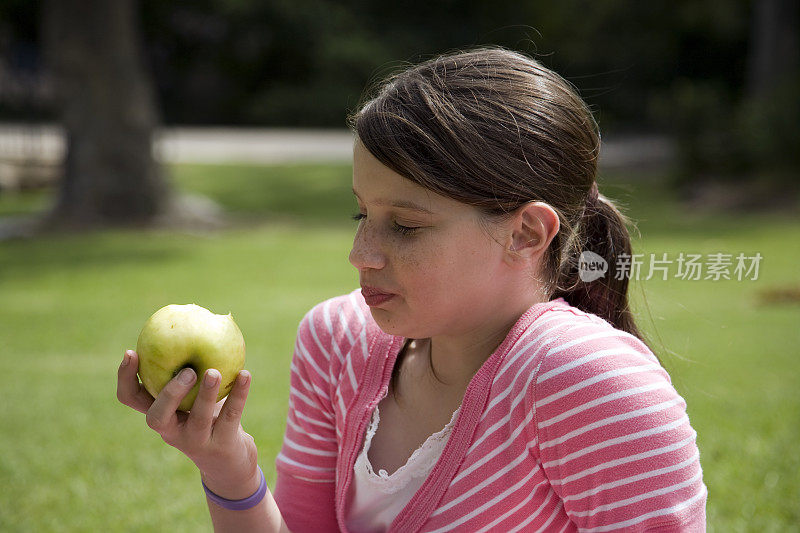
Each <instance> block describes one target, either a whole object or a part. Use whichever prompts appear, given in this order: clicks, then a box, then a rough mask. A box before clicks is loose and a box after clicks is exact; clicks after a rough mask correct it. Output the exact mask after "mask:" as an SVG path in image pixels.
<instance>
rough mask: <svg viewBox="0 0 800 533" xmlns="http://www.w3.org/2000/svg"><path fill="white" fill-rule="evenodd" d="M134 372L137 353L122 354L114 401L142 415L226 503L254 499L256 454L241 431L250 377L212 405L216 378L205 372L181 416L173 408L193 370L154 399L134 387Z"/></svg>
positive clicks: (244, 373) (240, 378) (189, 385)
mask: <svg viewBox="0 0 800 533" xmlns="http://www.w3.org/2000/svg"><path fill="white" fill-rule="evenodd" d="M138 367H139V357H138V355H137V354H136V352H134V351H133V350H128V351H126V352H125V356H124V357H123V360H122V363H121V364H120V367H119V370H118V372H117V399H118V400H119V401H120V402H122V403H123V404H125V405H127V406H128V407H131V408H133V409H136V410H137V411H139V412H141V413H145V414H146V415H147V425H148V426H150V428H151V429H153V430H154V431H156V432H158V434H159V435H161V438H162V439H164V442H166V443H167V444H169V445H170V446H173V447H175V448H177V449H178V450H180V451H181V452H183V453H184V454H185V455H186V456H187V457H188V458H189V459H191V460H192V461H193V462H194V464H195V465H197V467H198V468H199V469H200V474H201V476H202V478H203V482H204V483H205V484H206V486H207V487H208V488H209V489H210V490H211V491H212V492H214V493H215V494H217V495H219V496H221V497H223V498H227V499H229V500H239V499H242V498H247V497H248V496H250V495H251V494H253V493H254V492H255V491H256V490H257V489H258V487H259V484H260V482H261V478H260V474H259V472H258V450H257V448H256V445H255V441H254V440H253V437H251V436H250V435H249V434H247V433H245V431H244V430H243V429H242V426H241V419H242V412H243V411H244V404H245V401H246V400H247V393H248V391H249V390H250V373H249V372H247V371H246V370H242V371H241V372H239V375H238V376H237V378H236V382H235V383H234V385H233V389H232V390H231V392H230V394H229V395H228V396H227V398H225V399H224V400H222V401H220V402H218V403H217V402H216V399H217V393H218V391H219V384H220V373H219V372H218V371H217V370H214V369H210V370H208V371H207V372H206V373H205V375H204V376H202V379H203V382H202V384H201V385H200V391H199V392H198V394H197V398H196V399H195V401H194V405H192V409H191V411H190V412H188V413H185V412H182V411H177V409H178V405H179V404H180V403H181V400H182V399H183V397H184V396H186V394H187V393H188V392H189V391H190V390H191V388H192V386H193V385H194V383H195V380H196V379H197V376H196V375H195V373H194V371H193V370H191V369H189V368H186V369H184V370H182V371H181V372H180V373H179V374H178V375H177V376H176V377H175V378H174V379H173V380H172V381H170V382H169V383H167V385H165V386H164V388H163V389H162V390H161V392H160V393H159V394H158V397H157V398H155V399H154V398H153V397H152V396H151V395H150V394H149V393H148V392H147V390H146V389H145V388H144V386H143V385H142V384H141V383H140V382H139V378H138V376H137V375H136V372H137V369H138Z"/></svg>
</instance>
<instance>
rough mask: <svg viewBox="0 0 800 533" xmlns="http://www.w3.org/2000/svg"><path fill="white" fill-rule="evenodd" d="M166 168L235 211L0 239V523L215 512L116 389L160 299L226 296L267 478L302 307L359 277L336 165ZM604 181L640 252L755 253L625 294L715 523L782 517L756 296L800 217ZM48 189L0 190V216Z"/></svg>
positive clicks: (787, 260)
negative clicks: (718, 270)
mask: <svg viewBox="0 0 800 533" xmlns="http://www.w3.org/2000/svg"><path fill="white" fill-rule="evenodd" d="M173 174H174V181H175V183H177V184H178V185H179V186H180V187H181V188H182V189H185V190H191V191H194V192H201V193H203V194H207V195H209V196H211V197H213V198H215V199H216V200H217V201H218V202H220V203H221V204H222V205H223V206H224V207H226V209H228V210H229V211H230V212H231V213H232V216H234V217H235V220H238V221H240V222H241V223H239V224H235V225H234V226H233V227H232V229H228V230H225V231H221V232H217V233H212V234H208V235H194V234H184V233H180V232H163V231H148V232H140V231H120V230H115V231H104V232H98V233H92V234H85V235H73V236H52V237H42V238H38V239H34V240H18V241H6V242H0V390H2V391H3V411H2V413H3V414H2V417H0V424H1V425H0V430H1V431H0V480H2V483H0V530H2V531H54V530H58V531H155V530H161V531H204V530H205V531H208V530H210V529H211V528H210V522H209V519H208V514H207V510H206V506H205V498H204V496H203V491H202V488H201V487H200V481H199V477H198V475H197V473H196V471H195V469H194V467H193V465H192V464H191V463H190V462H189V461H188V460H187V459H185V458H184V457H183V456H182V455H181V454H180V453H179V452H177V451H176V450H174V449H171V448H169V447H168V446H166V445H165V444H164V443H163V442H161V440H160V438H159V437H158V436H157V435H155V434H154V433H153V432H152V431H150V430H149V429H148V428H147V426H146V425H145V423H144V418H143V416H141V415H139V414H138V413H135V412H133V411H131V410H129V409H127V408H125V407H123V406H122V405H119V404H118V403H117V402H116V398H115V373H116V367H117V364H118V362H119V360H120V359H121V357H122V353H123V350H124V349H125V348H128V347H132V346H133V345H135V342H136V336H137V335H138V332H139V328H140V327H141V326H142V324H143V322H144V320H145V319H146V318H147V317H148V316H149V315H150V314H151V313H152V312H153V311H155V310H156V309H157V308H159V307H160V306H162V305H165V304H167V303H190V302H194V303H197V304H199V305H203V306H206V307H208V308H210V309H212V310H214V311H216V312H225V313H227V312H229V311H230V312H232V313H233V314H234V316H235V318H236V320H237V322H238V324H239V325H240V327H241V329H242V331H243V333H244V335H245V338H246V340H247V354H248V356H247V357H248V360H247V367H248V368H249V369H250V370H251V372H252V373H253V377H254V382H253V387H252V390H251V397H250V400H249V401H248V409H247V411H246V413H245V419H244V424H245V427H246V429H247V430H248V431H249V432H250V433H251V434H253V435H254V436H255V438H256V441H257V443H258V445H259V452H260V462H261V465H262V467H263V468H264V471H265V473H266V474H267V477H268V481H269V482H270V484H271V485H272V484H273V483H274V475H275V473H274V460H275V456H276V454H277V452H278V449H279V447H280V442H281V437H282V434H283V430H284V424H285V416H286V408H287V398H288V376H289V363H290V356H291V352H292V348H293V345H294V335H295V332H296V327H297V323H298V321H299V320H300V318H301V317H302V315H303V314H304V313H305V312H306V311H307V310H308V309H309V308H310V307H311V306H312V305H313V304H315V303H317V302H319V301H321V300H323V299H325V298H328V297H330V296H334V295H337V294H341V293H343V292H346V291H349V290H351V289H353V288H355V287H356V286H357V275H356V272H355V271H354V269H353V268H352V267H351V266H350V264H349V263H348V261H347V253H348V251H349V247H350V244H351V242H352V235H353V229H354V224H353V222H352V221H350V220H349V218H348V215H349V214H350V213H351V212H352V210H353V209H354V203H353V202H352V200H351V198H350V197H351V194H350V192H349V188H350V168H349V166H347V165H332V166H324V165H316V166H310V165H309V166H281V167H252V166H251V167H248V166H202V165H192V166H179V167H175V168H174V169H173ZM601 192H604V193H605V194H607V195H608V196H611V197H613V198H616V199H619V200H620V201H621V202H622V203H624V204H627V205H628V207H629V213H630V214H631V216H632V217H633V218H634V219H635V220H637V221H638V222H639V229H640V231H641V234H642V238H636V240H635V244H634V246H635V251H636V252H637V253H645V254H649V253H655V254H656V255H657V256H660V254H661V253H663V252H667V253H668V256H669V257H672V258H674V257H677V254H678V253H680V252H685V253H701V254H708V253H715V252H725V253H732V254H734V255H735V254H737V253H739V252H744V253H746V254H748V255H751V254H753V253H755V252H760V253H761V255H762V256H763V260H762V263H761V267H760V273H759V277H758V279H757V280H743V281H736V280H722V281H710V280H709V281H686V280H680V279H675V278H672V279H670V280H668V281H662V280H660V279H651V280H649V281H644V280H642V281H639V282H635V283H634V284H633V287H632V295H633V300H634V305H635V309H636V310H637V316H638V317H639V324H640V326H641V327H642V329H644V330H645V331H646V333H647V334H648V338H649V339H650V344H651V346H652V347H653V349H654V350H655V351H656V352H657V353H658V354H659V356H660V357H661V359H662V361H663V362H664V364H665V366H666V367H667V369H668V370H669V372H670V374H671V375H672V378H673V382H674V384H675V386H676V388H677V389H678V391H679V392H680V393H681V394H682V395H683V396H684V397H685V398H686V400H687V402H688V404H689V416H690V418H691V421H692V424H693V426H694V427H695V429H696V430H697V431H698V443H699V446H700V451H701V460H702V464H703V469H704V476H705V481H706V484H707V485H708V487H709V504H708V515H709V525H710V529H712V530H715V531H724V532H727V531H745V530H751V529H753V528H754V527H758V528H759V529H763V530H765V531H785V530H789V529H791V528H793V527H796V524H797V523H800V511H798V506H797V502H798V501H800V481H799V480H798V476H797V472H798V471H800V460H799V459H798V455H799V454H798V451H800V449H799V448H800V446H798V441H800V426H799V425H798V423H797V420H800V412H799V411H800V392H798V391H800V386H799V385H800V383H798V381H800V380H798V376H799V375H800V372H799V371H800V360H799V358H798V356H800V353H798V348H797V346H798V345H800V329H798V327H797V324H798V323H800V305H798V304H797V303H794V304H791V303H783V304H779V303H773V304H765V303H762V300H761V297H760V294H761V291H763V290H765V289H769V288H779V287H792V286H798V285H800V271H798V268H797V266H798V261H800V250H798V247H797V244H796V243H797V242H800V221H798V220H796V219H793V218H791V217H787V216H779V215H736V216H734V215H726V216H722V215H714V216H708V215H701V214H696V213H694V214H693V213H686V212H684V211H683V210H682V209H681V208H680V207H679V206H678V204H677V203H676V202H675V201H674V200H673V198H672V197H671V196H670V194H669V192H668V191H666V190H664V189H662V188H661V187H659V186H658V185H656V184H654V183H645V182H632V183H630V184H628V185H622V184H621V183H619V181H616V182H615V181H613V180H608V181H607V182H604V183H603V184H601ZM46 201H47V198H46V196H43V195H23V196H17V197H10V196H0V215H2V214H10V213H24V212H30V211H31V210H33V209H37V208H40V207H42V206H44V205H46ZM676 269H677V266H676V265H674V264H673V265H672V269H671V273H672V274H675V273H676V272H677V270H676ZM643 295H644V296H643Z"/></svg>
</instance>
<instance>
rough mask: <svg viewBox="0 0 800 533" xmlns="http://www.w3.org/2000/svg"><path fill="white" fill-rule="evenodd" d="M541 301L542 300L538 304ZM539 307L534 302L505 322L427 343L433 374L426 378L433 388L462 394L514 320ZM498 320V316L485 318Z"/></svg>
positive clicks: (509, 329)
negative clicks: (532, 307) (533, 307)
mask: <svg viewBox="0 0 800 533" xmlns="http://www.w3.org/2000/svg"><path fill="white" fill-rule="evenodd" d="M542 301H543V300H542ZM536 303H540V302H539V300H538V299H535V301H528V302H524V303H522V304H520V305H519V306H518V307H517V308H515V309H514V311H513V312H511V313H509V314H507V316H506V317H505V318H498V319H496V320H494V321H491V322H487V323H484V324H482V325H481V326H480V327H475V328H471V329H470V330H468V331H467V332H464V333H463V334H460V335H439V336H435V337H432V338H430V339H427V350H428V354H429V357H430V361H431V364H430V365H429V366H430V367H433V372H431V371H430V368H429V369H428V375H429V378H430V379H431V381H432V382H433V384H434V386H436V387H437V388H439V389H442V390H444V391H457V392H460V391H463V390H465V389H466V388H467V386H468V385H469V382H470V380H471V379H472V377H473V376H474V375H475V374H476V373H477V372H478V370H480V368H481V366H482V365H483V363H485V362H486V360H487V359H489V357H491V355H492V354H493V353H494V352H495V350H497V348H498V347H499V346H500V345H501V344H502V343H503V341H504V340H505V338H506V336H507V335H508V333H509V331H511V328H512V327H514V324H516V322H517V320H519V318H520V317H521V316H522V315H523V314H524V313H525V311H527V310H528V309H530V307H531V306H533V305H535V304H536ZM488 316H495V317H500V315H499V314H494V315H491V314H490V315H488Z"/></svg>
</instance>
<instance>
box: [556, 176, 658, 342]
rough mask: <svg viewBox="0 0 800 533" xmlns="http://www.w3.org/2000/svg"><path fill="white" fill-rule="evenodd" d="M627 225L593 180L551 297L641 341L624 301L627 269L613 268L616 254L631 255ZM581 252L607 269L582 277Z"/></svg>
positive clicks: (627, 276) (627, 221)
mask: <svg viewBox="0 0 800 533" xmlns="http://www.w3.org/2000/svg"><path fill="white" fill-rule="evenodd" d="M627 224H629V219H628V218H627V217H626V216H625V215H624V214H622V213H621V212H620V211H619V209H617V207H616V206H615V205H614V203H613V202H612V201H611V200H609V199H608V198H606V197H604V196H602V195H601V194H600V193H599V191H598V190H597V182H594V183H593V184H592V187H591V189H590V190H589V195H588V197H587V199H586V208H585V210H584V212H583V215H582V216H581V218H580V222H579V227H578V238H577V239H575V244H574V245H572V246H570V247H569V251H568V252H567V253H566V257H565V258H564V260H563V261H562V265H561V267H560V269H559V274H558V282H557V285H556V290H555V292H554V294H553V298H558V297H563V298H564V299H565V300H566V301H567V302H568V303H569V304H570V305H572V306H574V307H577V308H578V309H581V310H582V311H586V312H587V313H592V314H595V315H597V316H599V317H600V318H603V319H604V320H606V321H607V322H609V323H610V324H611V325H613V326H614V327H615V328H617V329H621V330H622V331H626V332H628V333H630V334H631V335H634V336H636V337H637V338H639V339H640V340H641V341H642V342H645V339H644V337H643V335H642V334H641V332H640V331H639V328H637V327H636V322H635V321H634V317H633V313H631V310H630V305H629V303H628V281H629V280H628V278H629V274H630V272H622V273H618V272H617V269H616V266H617V258H618V257H620V256H627V257H631V239H630V235H629V234H628V229H627ZM583 252H592V253H594V254H597V255H599V256H600V257H601V258H602V259H603V260H604V261H605V262H606V264H607V267H608V268H607V270H606V272H605V274H604V275H603V276H602V277H599V278H597V279H591V278H587V277H586V276H585V275H584V277H583V278H582V276H581V266H582V265H580V260H581V256H582V254H583ZM587 257H591V256H588V255H587V254H583V258H584V260H586V258H587ZM583 266H584V267H585V265H583ZM583 272H584V273H586V271H585V270H584V271H583Z"/></svg>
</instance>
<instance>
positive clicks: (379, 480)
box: [356, 405, 461, 494]
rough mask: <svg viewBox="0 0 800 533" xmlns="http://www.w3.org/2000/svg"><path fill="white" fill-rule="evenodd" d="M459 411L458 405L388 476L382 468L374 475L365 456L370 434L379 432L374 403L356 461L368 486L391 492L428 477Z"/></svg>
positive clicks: (376, 407) (377, 415) (376, 410)
mask: <svg viewBox="0 0 800 533" xmlns="http://www.w3.org/2000/svg"><path fill="white" fill-rule="evenodd" d="M459 411H461V407H460V406H459V408H458V409H456V410H455V411H454V412H453V416H451V417H450V422H448V423H447V424H446V425H445V426H444V427H443V428H442V429H441V430H440V431H437V432H436V433H434V434H433V435H431V436H429V437H428V438H427V439H426V440H425V442H423V443H422V445H421V446H420V447H419V448H417V449H416V450H414V453H412V454H411V457H409V458H408V461H406V464H404V465H403V466H401V467H400V468H398V469H397V470H396V471H395V472H393V473H392V474H391V475H389V473H388V472H387V471H386V470H384V469H382V468H381V469H380V470H379V471H378V473H377V474H376V473H375V471H374V470H373V469H372V464H371V463H370V461H369V457H368V456H367V453H368V452H369V448H370V445H371V444H372V437H374V436H375V433H376V432H377V431H378V424H379V423H380V420H381V416H380V412H379V411H378V406H377V405H376V406H375V410H374V411H373V413H372V421H371V422H370V424H369V427H368V428H367V435H366V437H365V442H364V449H363V450H362V452H361V454H360V455H359V457H358V458H357V460H356V467H357V468H361V469H362V470H366V473H367V475H366V480H367V481H368V482H369V484H370V485H371V486H373V487H375V488H376V489H378V490H380V491H381V492H383V493H385V494H394V493H396V492H398V491H400V490H402V489H403V487H405V486H406V485H407V484H408V482H409V481H410V480H411V478H417V477H421V476H427V475H428V474H429V473H430V471H431V470H432V469H433V467H434V465H435V464H436V461H438V460H439V456H440V455H441V449H442V448H443V447H444V444H445V443H446V441H447V438H448V437H449V436H450V432H451V430H452V429H453V426H454V425H455V422H456V417H457V416H458V413H459ZM434 450H436V451H437V453H432V452H434Z"/></svg>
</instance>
